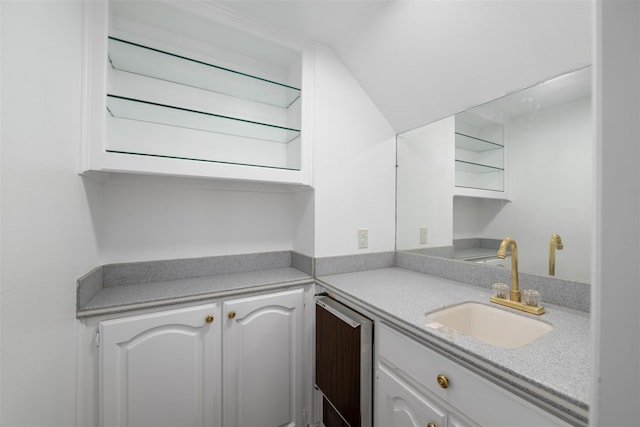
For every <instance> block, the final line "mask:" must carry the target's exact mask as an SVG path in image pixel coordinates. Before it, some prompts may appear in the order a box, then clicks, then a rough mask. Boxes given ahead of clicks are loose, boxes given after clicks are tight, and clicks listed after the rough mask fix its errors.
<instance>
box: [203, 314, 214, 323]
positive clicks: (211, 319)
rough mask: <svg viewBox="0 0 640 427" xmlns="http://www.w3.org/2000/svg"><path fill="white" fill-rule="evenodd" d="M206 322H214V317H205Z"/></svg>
mask: <svg viewBox="0 0 640 427" xmlns="http://www.w3.org/2000/svg"><path fill="white" fill-rule="evenodd" d="M204 321H205V322H207V323H211V322H213V316H212V315H211V314H210V315H208V316H207V317H205V319H204Z"/></svg>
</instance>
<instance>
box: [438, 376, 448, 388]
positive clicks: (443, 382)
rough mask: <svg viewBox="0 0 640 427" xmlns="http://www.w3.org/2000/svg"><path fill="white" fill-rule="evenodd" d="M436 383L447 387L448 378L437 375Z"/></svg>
mask: <svg viewBox="0 0 640 427" xmlns="http://www.w3.org/2000/svg"><path fill="white" fill-rule="evenodd" d="M437 378H438V385H439V386H440V387H441V388H447V387H449V378H447V377H445V376H444V375H438V377H437Z"/></svg>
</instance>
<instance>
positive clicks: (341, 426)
mask: <svg viewBox="0 0 640 427" xmlns="http://www.w3.org/2000/svg"><path fill="white" fill-rule="evenodd" d="M322 423H323V424H324V425H325V427H349V424H347V423H345V422H344V420H343V419H342V417H340V414H338V413H337V412H336V410H335V409H333V406H331V404H330V403H329V401H327V399H326V398H322Z"/></svg>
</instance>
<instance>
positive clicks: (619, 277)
mask: <svg viewBox="0 0 640 427" xmlns="http://www.w3.org/2000/svg"><path fill="white" fill-rule="evenodd" d="M596 8H597V13H596V17H595V25H596V28H597V30H596V34H597V38H596V44H595V61H594V64H595V76H596V83H595V86H594V87H595V96H596V98H595V99H596V102H595V105H596V118H597V122H596V138H597V139H596V146H597V152H596V171H597V174H596V175H597V177H598V182H597V186H596V225H595V241H594V247H595V250H594V259H595V263H594V266H593V283H594V286H592V294H591V295H592V298H591V301H592V326H593V328H592V330H593V340H592V342H593V348H594V349H595V350H594V359H593V361H594V364H593V387H592V389H593V394H592V399H591V405H590V406H591V420H590V424H591V425H592V426H635V425H637V424H638V420H640V404H639V403H640V401H639V400H640V399H639V396H640V332H639V329H638V325H640V315H639V313H640V311H639V310H638V306H639V305H640V269H639V263H638V261H639V260H640V227H639V223H638V218H640V173H639V169H638V162H639V161H640V151H639V143H638V142H639V141H640V120H639V117H638V116H639V111H640V80H638V76H639V75H640V3H638V2H637V1H615V2H613V1H603V0H598V1H597V2H596Z"/></svg>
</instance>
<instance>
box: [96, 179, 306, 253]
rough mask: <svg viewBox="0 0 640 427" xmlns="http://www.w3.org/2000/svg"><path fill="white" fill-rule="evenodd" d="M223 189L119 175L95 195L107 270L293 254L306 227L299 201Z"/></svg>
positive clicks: (201, 183) (282, 195) (248, 189)
mask: <svg viewBox="0 0 640 427" xmlns="http://www.w3.org/2000/svg"><path fill="white" fill-rule="evenodd" d="M236 187H238V186H236ZM219 188H220V185H219V184H218V185H216V183H209V182H207V181H198V180H186V182H185V180H183V179H176V178H170V177H153V176H136V175H124V176H121V175H118V174H114V175H113V177H112V178H111V179H110V180H109V181H107V182H106V183H105V184H102V185H100V186H99V187H98V188H90V189H89V190H88V191H87V194H88V198H89V201H90V207H91V212H92V217H93V221H94V227H95V232H96V235H97V240H98V245H99V251H100V263H101V264H106V263H116V262H132V261H147V260H155V259H174V258H188V257H199V256H216V255H228V254H242V253H252V252H268V251H278V250H291V249H292V248H293V236H294V230H295V229H296V228H297V225H298V222H299V221H298V218H297V217H295V216H294V203H293V194H292V193H289V192H275V191H274V190H273V189H271V188H267V189H266V190H262V191H257V190H255V189H253V188H251V186H249V187H246V189H245V190H239V189H232V190H224V189H219ZM240 188H242V187H240Z"/></svg>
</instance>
